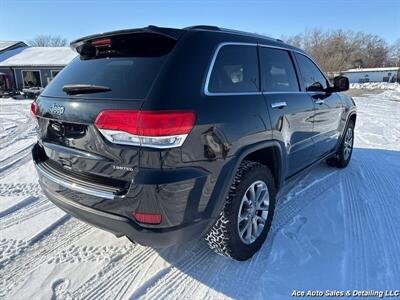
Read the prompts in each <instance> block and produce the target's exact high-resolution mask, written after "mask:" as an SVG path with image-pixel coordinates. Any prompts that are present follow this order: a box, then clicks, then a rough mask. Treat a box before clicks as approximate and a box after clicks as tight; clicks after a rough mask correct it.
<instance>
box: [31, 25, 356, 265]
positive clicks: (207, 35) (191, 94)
mask: <svg viewBox="0 0 400 300" xmlns="http://www.w3.org/2000/svg"><path fill="white" fill-rule="evenodd" d="M71 46H72V47H73V48H74V49H76V51H77V53H78V54H79V55H78V57H77V58H76V59H74V60H73V61H72V62H71V63H70V64H69V65H68V66H67V67H66V68H65V69H64V70H62V71H61V73H60V74H58V75H57V77H55V79H54V80H53V81H52V82H51V84H49V86H48V87H47V88H46V89H45V90H44V91H43V93H42V94H41V95H40V96H39V97H38V99H37V100H36V101H35V102H34V103H33V104H32V107H31V110H32V113H33V114H34V116H35V118H36V119H37V122H38V137H39V141H38V143H37V144H36V145H35V146H34V148H33V150H32V153H33V159H34V162H35V165H36V168H37V171H38V173H39V177H40V184H41V186H42V188H43V191H44V193H45V194H46V195H47V197H48V198H49V199H50V200H51V201H52V202H53V203H55V204H56V205H57V206H59V207H60V208H62V209H63V210H65V211H66V212H68V213H70V214H71V215H73V216H75V217H77V218H79V219H81V220H83V221H85V222H88V223H90V224H92V225H94V226H97V227H100V228H103V229H105V230H108V231H111V232H113V233H114V234H115V235H116V236H126V237H128V238H129V239H130V240H132V241H135V242H138V243H140V244H143V245H148V246H152V247H164V246H169V245H172V244H176V243H180V242H183V241H187V240H191V239H194V238H197V237H200V236H205V238H206V240H207V241H208V243H209V245H210V247H211V248H213V249H214V250H215V251H216V252H218V253H221V254H224V255H227V256H230V257H232V258H234V259H237V260H245V259H247V258H249V257H251V256H252V255H253V254H254V253H255V252H256V251H257V250H258V249H259V248H260V247H261V245H262V243H263V242H264V240H265V238H266V236H267V233H268V231H269V229H270V226H271V222H272V217H273V214H274V207H275V198H276V193H277V191H278V190H279V189H280V188H281V187H282V186H283V184H284V183H285V182H287V181H288V180H289V179H291V178H293V177H294V176H295V175H296V174H299V173H300V172H301V171H303V170H305V169H306V168H308V167H310V166H312V165H313V164H315V163H316V162H319V161H321V160H327V161H328V163H329V164H330V165H333V166H337V167H340V168H342V167H345V166H346V165H347V164H348V162H349V160H350V157H351V153H352V146H353V129H354V125H355V121H356V112H355V105H354V102H353V101H352V99H351V98H349V97H347V96H344V95H341V94H339V93H338V92H339V91H343V90H346V89H348V86H349V84H348V80H347V78H345V77H336V78H335V79H334V84H333V85H331V84H330V83H329V81H328V80H327V78H326V77H325V76H324V74H323V73H322V72H321V71H320V69H319V68H318V66H317V65H316V64H315V62H313V60H312V59H311V58H310V57H309V56H308V55H307V54H306V53H304V52H303V51H302V50H300V49H297V48H294V47H292V46H289V45H287V44H285V43H283V42H282V41H280V40H276V39H271V38H267V37H264V36H259V35H254V34H249V33H245V32H239V31H233V30H227V29H221V28H218V27H213V26H194V27H189V28H184V29H171V28H160V27H155V26H149V27H146V28H141V29H132V30H122V31H114V32H109V33H104V34H98V35H92V36H88V37H84V38H81V39H79V40H76V41H74V42H72V43H71Z"/></svg>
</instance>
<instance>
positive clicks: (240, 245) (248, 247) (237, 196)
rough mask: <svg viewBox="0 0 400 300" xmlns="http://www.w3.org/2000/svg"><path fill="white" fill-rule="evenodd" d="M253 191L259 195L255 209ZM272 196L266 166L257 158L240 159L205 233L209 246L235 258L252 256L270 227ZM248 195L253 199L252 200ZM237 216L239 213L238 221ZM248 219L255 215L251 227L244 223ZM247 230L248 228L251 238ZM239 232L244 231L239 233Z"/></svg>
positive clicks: (272, 189) (270, 176) (272, 180)
mask: <svg viewBox="0 0 400 300" xmlns="http://www.w3.org/2000/svg"><path fill="white" fill-rule="evenodd" d="M252 192H254V193H253V195H257V194H258V192H259V193H260V194H259V195H260V196H259V197H258V198H257V199H258V200H260V199H261V200H260V201H259V203H260V204H259V207H258V208H259V209H260V210H257V206H254V204H253V205H250V202H253V203H254V202H257V201H254V200H256V197H252V196H251V195H252ZM245 194H246V198H245ZM268 195H269V198H268V197H267V196H268ZM267 198H268V200H269V206H267ZM275 198H276V188H275V181H274V177H273V175H272V173H271V171H270V170H269V168H268V167H266V166H264V165H262V164H260V163H257V162H252V161H243V162H242V163H241V164H240V166H239V169H238V171H237V172H236V174H235V177H234V180H233V182H232V185H231V187H230V190H229V195H228V197H227V199H226V200H225V206H224V208H223V210H222V212H221V214H220V216H219V218H218V219H217V221H216V222H215V224H214V226H213V227H212V228H211V230H210V231H209V232H208V234H207V236H206V241H207V243H208V245H209V247H210V248H211V249H212V250H214V251H215V252H216V253H218V254H221V255H224V256H228V257H231V258H233V259H235V260H240V261H243V260H247V259H249V258H250V257H252V256H253V255H254V253H256V252H257V251H258V250H259V249H260V248H261V246H262V244H263V242H264V241H265V239H266V238H267V234H268V232H269V230H270V228H271V223H272V218H273V215H274V210H275ZM246 199H247V200H249V201H246ZM251 199H254V200H253V201H251ZM267 207H268V209H266V208H267ZM239 212H240V215H239ZM239 216H241V217H242V219H241V221H240V222H239ZM243 216H247V218H243ZM250 219H251V220H254V219H256V221H255V224H257V225H254V226H253V225H251V229H249V226H247V227H246V226H245V225H246V224H248V222H249V221H248V220H250ZM262 223H264V227H262ZM251 224H253V223H251ZM245 228H247V229H245ZM256 228H257V230H256ZM243 230H244V231H243ZM249 230H251V233H250V238H249V234H248V231H249ZM240 232H244V234H242V235H240ZM253 233H254V235H253ZM246 239H247V240H246Z"/></svg>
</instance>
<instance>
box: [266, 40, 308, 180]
mask: <svg viewBox="0 0 400 300" xmlns="http://www.w3.org/2000/svg"><path fill="white" fill-rule="evenodd" d="M259 51H260V64H261V87H262V91H263V95H264V97H265V100H266V102H267V105H268V109H269V112H270V118H271V122H272V128H273V135H274V139H277V140H279V141H281V142H282V143H284V145H285V149H286V151H287V153H286V154H287V172H286V174H287V175H288V176H290V175H292V174H294V173H296V172H297V171H299V170H301V169H303V168H304V167H306V166H307V165H308V164H310V161H311V159H312V156H313V140H312V135H313V116H314V105H313V102H312V101H311V99H310V97H309V96H308V95H307V94H306V93H304V92H302V91H301V88H300V84H299V81H298V78H297V74H296V70H295V67H294V63H293V57H292V55H291V53H290V52H289V51H287V50H284V49H276V48H269V47H260V48H259Z"/></svg>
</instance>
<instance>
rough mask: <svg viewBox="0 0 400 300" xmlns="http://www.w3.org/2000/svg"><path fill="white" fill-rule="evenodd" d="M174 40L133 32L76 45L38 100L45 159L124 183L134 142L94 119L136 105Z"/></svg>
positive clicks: (135, 152)
mask: <svg viewBox="0 0 400 300" xmlns="http://www.w3.org/2000/svg"><path fill="white" fill-rule="evenodd" d="M175 42H176V41H175V40H173V39H171V38H167V37H166V36H165V35H159V34H150V33H134V34H123V35H116V36H115V35H113V36H111V37H106V38H104V37H103V38H101V39H97V40H92V41H85V42H83V44H81V45H80V46H78V51H79V54H80V55H78V57H77V58H75V59H74V60H73V62H71V63H70V64H69V65H68V66H67V67H66V68H65V69H64V70H62V71H61V72H60V74H58V75H57V76H56V77H55V78H54V80H53V81H52V82H51V83H50V84H49V86H48V87H47V88H46V89H45V91H44V92H43V93H42V95H41V96H40V97H39V98H38V100H37V104H38V122H39V135H40V136H39V140H40V144H41V145H42V147H43V148H44V150H45V153H46V156H47V157H48V158H49V163H50V164H52V165H53V166H54V168H56V169H60V171H61V172H65V174H70V175H71V176H74V174H81V175H82V176H86V177H87V178H89V179H87V181H90V176H93V178H96V180H97V179H98V178H100V177H101V178H106V179H111V180H112V179H118V180H120V179H122V180H123V181H125V182H126V183H127V184H129V183H130V181H131V179H132V176H133V174H132V170H133V169H135V168H136V167H137V165H138V162H139V158H138V156H139V147H137V146H132V145H123V144H121V143H114V142H113V141H112V138H113V137H108V138H106V136H105V135H104V134H102V133H101V132H100V130H99V129H98V128H96V126H94V123H95V120H96V118H97V117H98V115H99V114H100V112H102V111H104V110H132V111H138V110H140V109H141V107H142V104H143V102H144V101H145V98H146V95H147V94H148V92H149V91H150V89H151V86H152V84H153V82H154V81H155V79H156V77H157V75H158V73H159V72H160V70H161V68H162V66H163V63H164V62H165V61H166V60H167V58H168V55H169V53H170V52H171V50H172V48H173V47H174V45H175ZM66 87H68V88H67V89H66ZM129 121H130V120H122V121H121V124H123V123H124V122H129ZM118 134H119V135H121V133H118ZM114 137H115V138H118V136H117V134H116V135H115V136H114ZM122 185H124V184H122Z"/></svg>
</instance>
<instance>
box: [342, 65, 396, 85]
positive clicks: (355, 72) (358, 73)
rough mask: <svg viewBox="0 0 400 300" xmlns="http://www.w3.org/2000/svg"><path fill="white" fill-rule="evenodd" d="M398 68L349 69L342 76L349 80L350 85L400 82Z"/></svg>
mask: <svg viewBox="0 0 400 300" xmlns="http://www.w3.org/2000/svg"><path fill="white" fill-rule="evenodd" d="M399 70H400V67H388V68H368V69H349V70H347V71H343V72H342V75H344V76H346V77H348V78H349V81H350V83H364V82H400V72H399Z"/></svg>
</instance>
